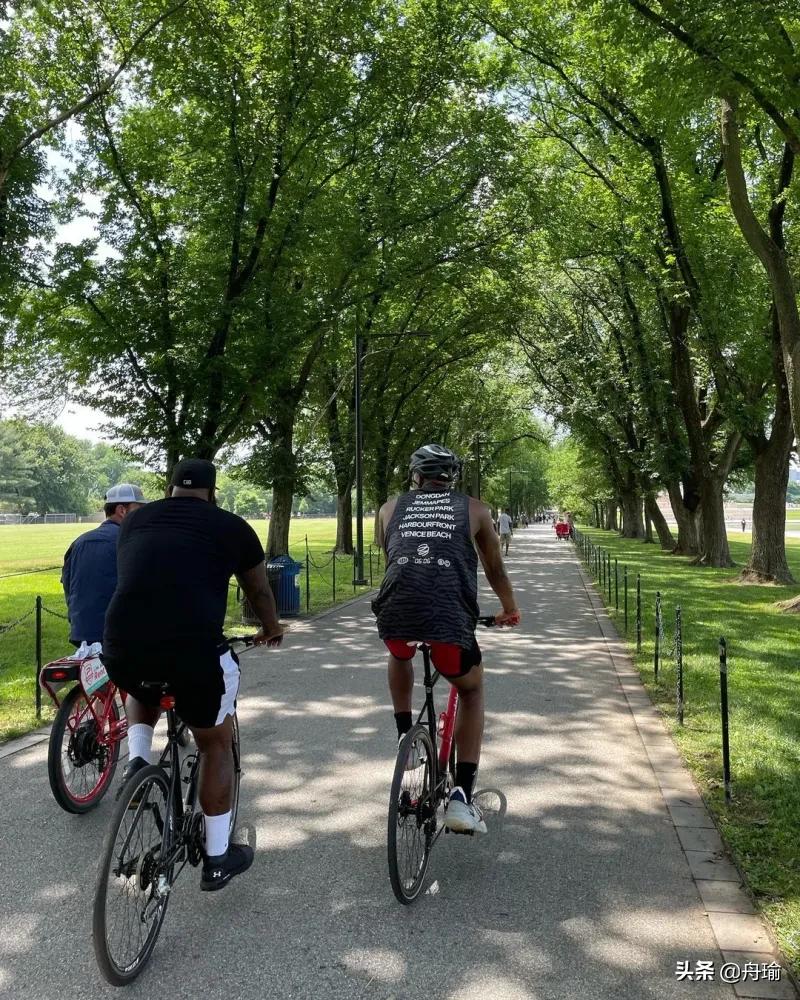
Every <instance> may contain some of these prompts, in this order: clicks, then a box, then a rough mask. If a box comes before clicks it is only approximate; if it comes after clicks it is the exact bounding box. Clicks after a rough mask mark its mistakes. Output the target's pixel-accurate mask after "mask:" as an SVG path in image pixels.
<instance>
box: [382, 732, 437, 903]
mask: <svg viewBox="0 0 800 1000" xmlns="http://www.w3.org/2000/svg"><path fill="white" fill-rule="evenodd" d="M415 748H416V749H417V750H418V751H419V753H420V755H421V757H422V758H423V759H422V763H420V764H419V766H418V767H415V768H411V769H408V768H407V767H406V762H407V761H408V758H409V755H410V754H411V752H412V750H413V749H415ZM419 772H421V773H419ZM435 781H436V755H435V747H434V745H433V741H432V740H431V736H430V733H429V732H428V730H427V728H426V727H425V726H423V725H420V724H419V723H418V724H417V725H415V726H412V728H411V729H410V730H409V731H408V733H407V734H406V736H405V738H404V739H403V741H402V742H401V744H400V747H399V748H398V751H397V761H396V763H395V766H394V776H393V778H392V789H391V792H390V793H389V822H388V836H387V853H388V861H389V879H390V881H391V883H392V891H393V892H394V894H395V897H396V898H397V900H398V902H400V903H403V904H405V905H407V904H408V903H412V902H413V901H414V900H415V899H416V898H417V896H418V895H419V894H420V891H421V890H422V886H423V883H424V881H425V875H426V873H427V871H428V863H429V861H430V855H431V846H432V843H433V834H434V827H435V823H436V811H437V810H436V807H437V803H436V802H434V801H433V795H434V788H435Z"/></svg>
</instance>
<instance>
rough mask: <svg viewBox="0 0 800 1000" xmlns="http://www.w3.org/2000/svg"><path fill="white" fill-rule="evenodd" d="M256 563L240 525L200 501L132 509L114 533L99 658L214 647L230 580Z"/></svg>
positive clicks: (253, 539) (249, 534)
mask: <svg viewBox="0 0 800 1000" xmlns="http://www.w3.org/2000/svg"><path fill="white" fill-rule="evenodd" d="M263 559H264V550H263V548H262V547H261V542H260V541H259V539H258V535H257V534H256V533H255V531H253V529H252V528H251V527H250V525H249V524H248V523H247V521H245V520H243V519H242V518H241V517H238V516H237V515H236V514H231V513H230V511H227V510H221V509H220V508H219V507H216V506H215V505H214V504H211V503H208V502H206V501H205V500H199V499H197V498H196V497H169V498H168V499H166V500H156V501H155V502H154V503H149V504H147V505H146V506H145V507H141V508H139V510H137V511H135V512H134V513H133V514H129V515H128V517H126V518H125V520H124V521H123V522H122V525H121V528H120V533H119V545H118V548H117V575H118V578H117V589H116V590H115V591H114V596H113V597H112V598H111V603H110V604H109V606H108V612H107V614H106V627H105V632H104V634H103V652H104V653H107V654H109V655H111V656H119V657H125V656H126V655H128V654H130V653H131V652H132V651H134V650H136V651H141V650H142V649H143V648H145V649H148V650H150V651H151V652H152V653H153V654H156V653H157V646H158V644H159V643H172V642H181V641H185V642H188V643H190V644H194V645H197V644H198V643H204V642H213V643H215V644H216V643H219V642H221V641H222V626H223V622H224V620H225V610H226V607H227V602H228V583H229V581H230V578H231V576H232V575H233V574H234V573H244V572H246V571H247V570H249V569H252V568H253V567H254V566H256V565H258V563H260V562H262V561H263ZM138 655H141V653H140V652H139V654H138Z"/></svg>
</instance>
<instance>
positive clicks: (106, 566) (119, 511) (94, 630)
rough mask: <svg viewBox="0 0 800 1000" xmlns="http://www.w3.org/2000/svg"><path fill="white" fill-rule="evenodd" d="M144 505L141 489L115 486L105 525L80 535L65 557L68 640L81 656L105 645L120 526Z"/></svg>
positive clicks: (107, 497) (107, 500) (108, 500)
mask: <svg viewBox="0 0 800 1000" xmlns="http://www.w3.org/2000/svg"><path fill="white" fill-rule="evenodd" d="M145 503H147V501H146V500H145V498H144V494H143V493H142V491H141V489H140V488H139V487H138V486H134V485H133V484H131V483H120V484H119V485H118V486H112V487H111V489H110V490H108V492H107V493H106V495H105V505H104V507H103V511H104V513H105V515H106V516H105V520H104V521H103V523H102V524H100V525H98V526H97V527H96V528H93V529H92V530H91V531H85V532H84V533H83V534H82V535H79V536H78V537H77V538H76V539H75V541H74V542H73V543H72V545H70V547H69V548H68V549H67V551H66V554H65V555H64V567H63V569H62V570H61V585H62V587H63V588H64V597H65V599H66V602H67V617H68V618H69V639H70V642H71V643H72V644H73V645H74V646H77V647H78V653H77V654H76V655H78V656H83V655H84V654H86V655H88V654H89V652H90V650H91V651H97V648H99V643H101V642H102V641H103V626H104V624H105V619H106V611H107V610H108V604H109V601H110V600H111V597H112V595H113V593H114V590H115V589H116V586H117V542H118V541H119V531H120V525H121V524H122V522H123V521H124V520H125V518H126V517H127V516H128V514H131V513H133V511H135V510H138V509H139V508H140V507H141V506H143V504H145ZM93 646H94V647H95V649H94V650H92V647H93Z"/></svg>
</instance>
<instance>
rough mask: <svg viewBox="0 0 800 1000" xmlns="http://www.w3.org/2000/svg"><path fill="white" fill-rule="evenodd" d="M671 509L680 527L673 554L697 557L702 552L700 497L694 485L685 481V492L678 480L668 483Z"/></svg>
mask: <svg viewBox="0 0 800 1000" xmlns="http://www.w3.org/2000/svg"><path fill="white" fill-rule="evenodd" d="M667 493H668V495H669V503H670V507H672V513H673V514H674V515H675V523H676V524H677V525H678V541H677V542H676V543H675V547H674V548H673V550H672V551H673V554H674V555H679V556H696V555H698V554H699V552H700V538H699V533H698V515H697V511H698V504H699V499H700V498H699V496H698V495H697V494H696V493H695V490H694V486H693V484H690V483H689V480H687V479H685V480H684V483H683V492H681V485H680V483H678V482H677V480H673V481H670V482H669V483H667Z"/></svg>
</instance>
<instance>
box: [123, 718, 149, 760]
mask: <svg viewBox="0 0 800 1000" xmlns="http://www.w3.org/2000/svg"><path fill="white" fill-rule="evenodd" d="M153 732H154V730H153V727H152V726H146V725H145V724H144V723H143V722H136V723H134V725H132V726H128V760H133V758H134V757H141V758H142V760H146V761H147V763H148V764H149V763H150V751H151V750H152V749H153Z"/></svg>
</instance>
